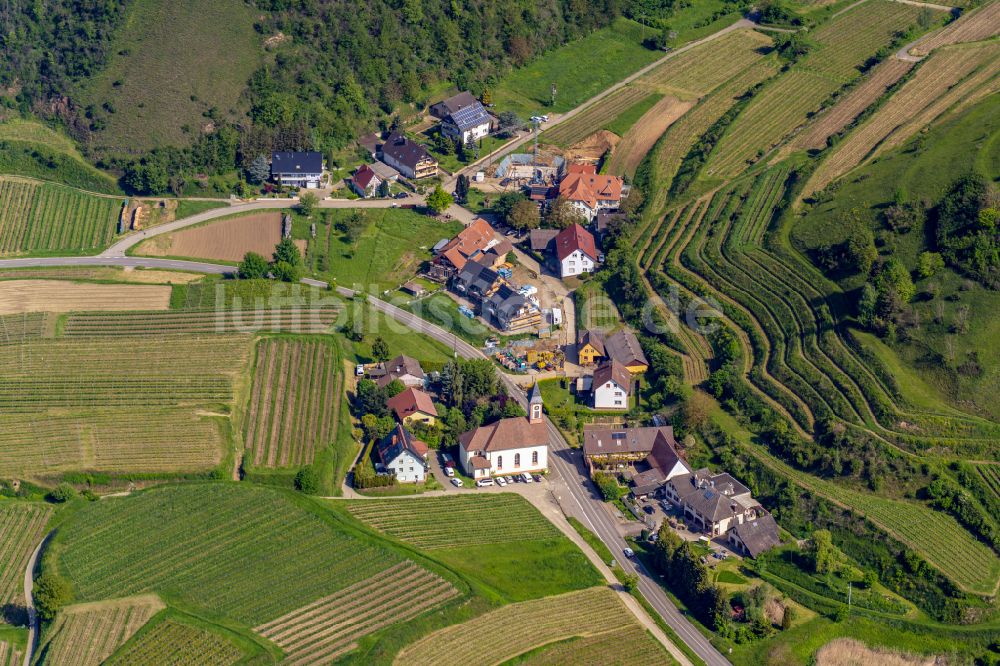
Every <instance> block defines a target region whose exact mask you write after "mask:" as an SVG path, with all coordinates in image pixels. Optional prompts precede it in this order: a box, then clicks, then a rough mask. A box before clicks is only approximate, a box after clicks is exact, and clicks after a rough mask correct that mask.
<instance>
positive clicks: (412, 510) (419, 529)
mask: <svg viewBox="0 0 1000 666" xmlns="http://www.w3.org/2000/svg"><path fill="white" fill-rule="evenodd" d="M348 510H349V511H350V512H351V513H352V514H354V516H356V517H357V518H359V519H360V520H363V521H364V522H366V523H368V524H369V525H371V526H372V527H374V528H375V529H377V530H379V531H382V532H385V533H387V534H391V535H392V536H394V537H396V538H398V539H402V540H403V541H406V542H407V543H411V544H413V545H414V546H417V547H418V548H422V549H424V550H433V549H435V548H452V547H458V546H471V545H483V544H493V543H496V544H503V543H507V542H510V541H521V540H533V539H552V538H555V537H558V536H560V533H559V531H558V530H557V529H556V528H555V526H553V525H552V523H550V522H549V521H548V520H546V519H545V518H544V517H543V516H542V514H540V513H539V512H538V510H537V509H535V507H533V506H531V505H530V504H528V502H527V501H526V500H524V499H523V498H522V497H521V496H520V495H515V494H513V493H500V494H491V495H481V496H478V497H477V496H472V495H458V496H455V497H428V498H420V499H412V500H381V501H378V502H370V501H369V502H350V503H349V504H348ZM486 525H488V527H484V526H486Z"/></svg>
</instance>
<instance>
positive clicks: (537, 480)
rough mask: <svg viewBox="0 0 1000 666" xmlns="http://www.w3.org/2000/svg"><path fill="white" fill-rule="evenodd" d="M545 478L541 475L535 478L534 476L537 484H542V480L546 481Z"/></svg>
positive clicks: (536, 475)
mask: <svg viewBox="0 0 1000 666" xmlns="http://www.w3.org/2000/svg"><path fill="white" fill-rule="evenodd" d="M544 478H545V477H544V476H542V475H541V474H535V476H534V479H535V482H536V483H541V482H542V479H544Z"/></svg>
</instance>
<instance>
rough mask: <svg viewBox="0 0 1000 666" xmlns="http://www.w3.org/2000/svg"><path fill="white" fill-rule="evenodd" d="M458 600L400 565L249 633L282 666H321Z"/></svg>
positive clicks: (419, 571)
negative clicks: (277, 653)
mask: <svg viewBox="0 0 1000 666" xmlns="http://www.w3.org/2000/svg"><path fill="white" fill-rule="evenodd" d="M458 594H459V593H458V590H456V589H455V588H454V587H453V586H452V585H451V584H449V583H448V582H447V581H445V580H443V579H442V578H440V577H438V576H435V575H434V574H432V573H430V572H429V571H427V570H426V569H423V568H421V567H418V566H417V565H416V564H413V563H412V562H405V563H400V564H397V565H396V566H394V567H391V568H389V569H387V570H385V571H381V572H379V573H377V574H376V575H374V576H372V577H371V578H368V579H366V580H363V581H361V582H359V583H356V584H354V585H351V586H350V587H347V588H345V589H343V590H341V591H339V592H337V593H336V594H332V595H330V596H327V597H324V598H322V599H318V600H317V601H314V602H313V603H311V604H309V605H307V606H304V607H302V608H298V609H296V610H294V611H292V612H290V613H288V614H286V615H283V616H281V617H279V618H277V619H275V620H272V621H271V622H267V623H265V624H262V625H260V626H259V627H256V628H255V629H254V631H256V632H257V633H259V634H260V635H261V636H264V637H265V638H268V639H270V640H271V641H273V642H274V643H276V644H277V645H278V646H279V647H280V648H281V649H282V650H284V651H285V655H286V658H285V660H284V661H283V662H282V663H283V664H288V665H289V666H298V665H303V666H304V665H306V664H326V663H330V662H331V661H334V660H336V659H337V658H338V657H340V656H342V655H344V654H346V653H348V652H350V651H351V650H353V649H354V648H355V647H357V642H356V641H358V640H359V639H360V638H362V637H364V636H367V635H369V634H371V633H374V632H376V631H378V630H379V629H381V628H383V627H385V626H388V625H390V624H395V623H397V622H406V621H408V620H411V619H413V618H415V617H417V616H418V615H422V614H424V613H427V612H429V611H431V610H433V609H435V608H438V607H440V606H441V605H442V604H445V603H447V602H448V601H449V600H450V599H453V598H455V597H457V596H458Z"/></svg>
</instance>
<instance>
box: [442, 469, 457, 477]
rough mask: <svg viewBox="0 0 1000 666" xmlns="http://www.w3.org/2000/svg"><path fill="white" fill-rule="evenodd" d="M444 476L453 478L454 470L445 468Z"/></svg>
mask: <svg viewBox="0 0 1000 666" xmlns="http://www.w3.org/2000/svg"><path fill="white" fill-rule="evenodd" d="M444 475H445V476H455V470H454V469H453V468H451V467H445V468H444Z"/></svg>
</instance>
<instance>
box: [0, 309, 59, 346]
mask: <svg viewBox="0 0 1000 666" xmlns="http://www.w3.org/2000/svg"><path fill="white" fill-rule="evenodd" d="M49 322H50V319H49V315H47V314H45V313H44V312H25V313H24V314H17V315H4V316H2V317H0V345H16V344H21V343H24V342H28V341H30V340H34V339H36V338H40V337H42V336H43V335H44V334H45V332H46V331H47V330H48V327H49Z"/></svg>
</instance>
